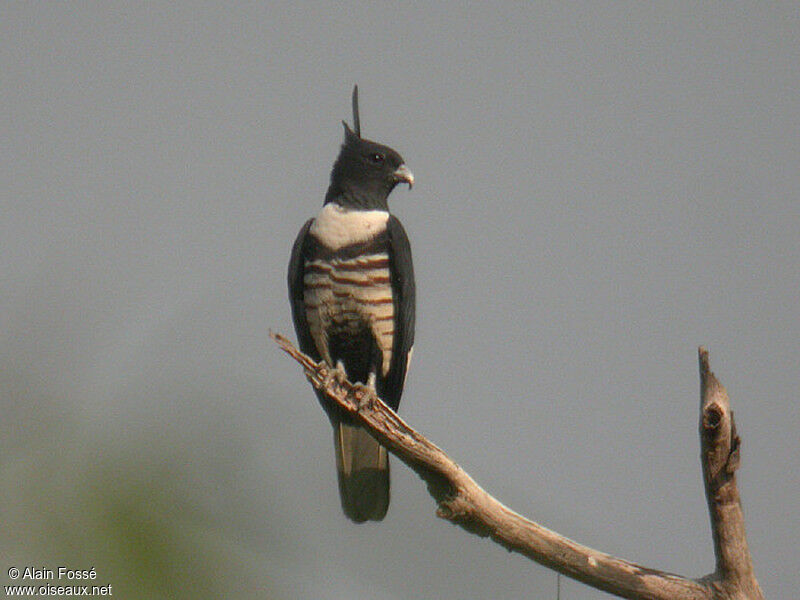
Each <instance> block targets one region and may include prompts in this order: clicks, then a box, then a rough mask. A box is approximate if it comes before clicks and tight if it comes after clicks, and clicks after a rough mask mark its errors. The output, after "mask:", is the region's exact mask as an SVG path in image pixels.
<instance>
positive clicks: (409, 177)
mask: <svg viewBox="0 0 800 600" xmlns="http://www.w3.org/2000/svg"><path fill="white" fill-rule="evenodd" d="M392 175H394V178H395V180H397V181H398V182H400V181H403V182H405V183H407V184H408V189H411V188H412V187H414V174H413V173H412V172H411V169H409V168H408V167H407V166H405V164H402V165H400V166H399V167H397V170H396V171H395V172H394V173H392Z"/></svg>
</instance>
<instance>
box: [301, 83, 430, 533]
mask: <svg viewBox="0 0 800 600" xmlns="http://www.w3.org/2000/svg"><path fill="white" fill-rule="evenodd" d="M352 107H353V128H352V129H351V128H350V126H349V125H348V124H347V122H346V121H342V124H343V125H344V142H343V143H342V145H341V148H340V151H339V155H338V157H337V158H336V161H335V162H334V164H333V169H332V170H331V176H330V185H329V186H328V190H327V192H326V194H325V200H324V202H323V205H322V208H321V210H320V211H319V213H318V214H317V216H316V217H315V218H312V219H309V220H308V221H306V223H305V225H303V227H302V228H301V229H300V233H299V234H298V236H297V239H296V240H295V243H294V245H293V247H292V252H291V258H290V260H289V272H288V284H289V301H290V304H291V309H292V318H293V321H294V327H295V331H296V333H297V338H298V343H299V345H300V349H301V350H302V351H303V352H305V353H306V354H308V355H309V356H311V358H313V359H314V360H316V361H318V362H319V361H324V362H325V363H327V364H328V365H329V366H330V367H331V368H332V369H334V370H335V371H334V372H335V373H338V374H339V375H341V376H344V377H346V378H347V379H348V380H350V381H352V382H360V383H362V384H364V385H367V386H369V387H370V388H371V389H372V390H373V391H374V392H375V393H376V394H377V395H378V397H380V398H381V399H382V400H383V401H384V402H386V404H388V405H389V406H390V407H391V408H392V409H393V410H395V411H396V410H397V409H398V406H399V404H400V397H401V396H402V393H403V387H404V385H405V380H406V374H407V372H408V365H409V362H410V360H411V355H412V353H413V347H414V325H415V313H416V305H415V303H416V286H415V282H414V266H413V262H412V259H411V245H410V243H409V240H408V236H407V234H406V231H405V229H404V228H403V225H402V224H401V223H400V220H399V219H398V218H397V217H396V216H394V215H393V214H391V213H390V212H389V205H388V198H389V194H390V193H391V192H392V190H393V189H394V188H395V187H396V186H397V185H398V184H400V183H406V184H408V187H409V189H411V188H412V187H413V185H414V175H413V173H412V172H411V171H410V169H409V168H408V167H407V166H406V164H405V161H404V160H403V157H402V156H400V154H399V153H398V152H397V151H396V150H394V149H392V148H390V147H389V146H385V145H383V144H379V143H377V142H374V141H371V140H368V139H365V138H362V137H361V122H360V115H359V109H358V86H357V85H356V86H354V88H353V94H352ZM316 393H317V397H318V398H319V401H320V403H321V404H322V406H323V408H325V410H326V412H327V413H328V418H329V419H330V421H331V424H332V425H333V438H334V449H335V454H336V469H337V474H338V483H339V496H340V499H341V503H342V509H343V511H344V514H345V515H346V516H347V517H348V518H350V519H351V520H352V521H354V522H355V523H363V522H365V521H381V520H383V518H384V517H385V516H386V512H387V510H388V508H389V488H390V482H389V457H388V454H387V451H386V448H385V447H383V446H381V445H380V444H379V443H378V442H377V441H376V440H375V438H373V437H372V435H371V434H370V433H369V432H368V431H367V430H365V429H364V428H362V427H361V426H360V425H359V424H358V423H357V422H356V421H355V419H354V418H353V417H352V416H350V415H348V414H347V413H345V412H344V411H343V410H341V409H339V408H337V407H335V406H332V405H331V403H330V402H329V401H326V400H325V398H324V396H323V395H322V394H321V393H320V392H319V391H317V392H316Z"/></svg>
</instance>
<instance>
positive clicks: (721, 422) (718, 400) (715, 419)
mask: <svg viewBox="0 0 800 600" xmlns="http://www.w3.org/2000/svg"><path fill="white" fill-rule="evenodd" d="M698 358H699V362H700V447H701V451H700V460H701V462H702V464H703V480H704V483H705V490H706V499H707V500H708V510H709V514H710V516H711V533H712V535H713V538H714V554H715V555H716V559H717V568H716V571H715V572H714V573H713V574H711V575H709V576H708V577H707V578H705V580H706V581H707V582H708V583H710V584H711V585H713V586H714V587H718V588H721V589H725V590H727V591H728V592H729V593H731V592H733V591H734V590H736V591H737V592H738V593H739V594H740V595H730V597H731V598H753V599H759V600H763V598H764V596H763V594H762V592H761V588H760V587H759V585H758V581H756V578H755V574H754V573H753V561H752V559H751V557H750V551H749V549H748V547H747V537H746V536H745V531H744V514H743V513H742V504H741V500H740V498H739V488H738V486H737V485H736V469H738V468H739V449H740V447H741V440H740V439H739V435H738V434H737V433H736V422H735V421H734V419H733V410H732V409H731V404H730V399H729V398H728V392H727V391H726V390H725V388H724V387H723V385H722V384H721V383H720V382H719V381H718V380H717V378H716V376H715V375H714V373H713V372H712V371H711V367H710V366H709V362H708V350H706V349H705V348H703V347H701V348H700V349H699V350H698Z"/></svg>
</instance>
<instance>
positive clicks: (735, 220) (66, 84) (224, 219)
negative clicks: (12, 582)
mask: <svg viewBox="0 0 800 600" xmlns="http://www.w3.org/2000/svg"><path fill="white" fill-rule="evenodd" d="M799 40H800V11H799V10H798V6H797V4H796V3H794V2H787V3H783V4H779V3H777V4H776V3H771V4H769V5H766V4H762V3H751V4H736V5H733V4H705V5H704V7H703V8H697V7H696V3H683V4H679V3H667V4H663V5H661V6H660V7H654V6H652V5H648V6H643V5H641V4H639V3H630V4H624V3H613V4H600V3H577V4H572V3H570V4H567V3H560V2H559V3H554V4H551V5H550V6H542V7H533V6H530V5H528V4H522V3H519V4H518V3H491V4H490V3H486V4H483V5H477V4H476V5H474V6H470V7H465V6H463V5H460V4H454V3H451V4H448V3H437V4H435V5H433V4H432V5H428V6H425V5H424V4H421V3H420V4H418V5H416V6H414V7H412V6H411V4H410V3H364V4H345V5H332V4H305V3H304V4H300V3H286V4H276V3H267V4H263V5H253V4H244V5H234V4H231V3H223V4H218V5H210V4H192V5H189V4H188V3H187V4H184V3H166V4H146V5H144V4H142V5H140V4H136V5H134V4H133V3H105V2H103V3H93V4H91V3H89V4H87V3H58V4H55V3H54V4H47V3H3V6H2V8H1V9H0V52H1V53H2V54H1V58H0V71H1V72H2V85H1V86H0V99H1V101H2V111H0V119H2V121H0V123H1V126H2V131H0V139H2V145H0V153H2V160H1V161H0V169H1V170H2V171H1V172H0V180H2V197H1V198H0V203H1V207H0V209H1V212H0V290H1V291H0V421H2V432H3V433H2V436H1V437H0V562H1V563H2V564H0V567H2V569H0V573H2V577H0V579H3V583H4V584H7V583H9V580H8V579H7V577H6V575H5V573H6V572H7V569H8V567H10V566H14V565H16V566H20V567H24V566H25V565H31V566H37V567H47V568H55V567H58V566H59V565H65V566H68V567H71V568H81V569H85V568H90V567H92V566H94V568H95V569H96V571H97V573H98V580H97V582H98V583H110V584H112V585H114V591H115V596H117V595H118V596H119V597H121V598H199V597H208V598H211V597H226V596H227V597H237V598H264V597H269V598H276V599H279V598H286V599H290V598H291V599H298V598H299V599H305V598H307V599H316V598H330V599H333V600H338V599H345V598H347V599H351V598H376V599H401V598H402V599H406V598H413V599H426V600H427V599H431V598H443V599H449V598H476V599H479V598H490V597H494V598H508V599H513V598H555V590H556V576H555V574H554V573H553V572H551V571H548V570H546V569H544V568H542V567H539V566H538V565H535V564H533V563H531V562H529V561H527V560H525V559H523V558H520V557H519V556H516V555H511V554H509V553H507V552H505V551H504V550H502V549H501V548H500V547H498V546H496V545H494V544H492V543H491V542H489V541H487V540H481V539H478V538H475V537H472V536H469V535H468V534H466V533H465V532H463V531H462V530H460V529H457V528H455V527H453V526H451V525H449V524H448V523H446V522H444V521H442V520H439V519H437V518H436V517H435V516H434V504H433V501H432V500H431V498H430V497H429V496H428V494H427V492H426V491H425V487H424V485H423V484H422V482H421V481H420V480H419V479H418V478H417V477H416V476H415V475H413V474H412V473H410V472H409V470H408V469H406V468H405V467H403V466H401V465H400V464H399V463H398V462H397V461H394V464H393V500H392V506H391V508H390V511H389V515H388V517H387V518H386V520H385V521H384V522H383V523H381V524H370V525H363V526H355V525H353V524H351V523H350V522H349V521H347V520H346V519H345V517H344V516H343V515H342V513H341V510H340V508H339V499H338V494H337V487H336V479H335V472H334V458H333V451H332V435H331V431H330V427H329V425H328V422H327V419H326V417H325V416H324V414H323V412H322V410H321V409H320V408H319V406H318V404H317V401H316V399H315V398H314V395H313V393H312V391H311V389H310V387H309V385H308V384H307V383H306V381H305V379H304V377H303V376H302V373H301V371H300V370H299V369H298V368H297V366H296V365H295V364H294V363H293V362H291V361H290V359H288V358H287V357H286V356H284V355H283V354H282V353H281V352H280V351H279V350H278V349H277V347H276V346H275V345H274V344H273V343H272V342H271V341H270V340H269V339H268V337H267V331H268V329H269V328H273V329H275V330H276V331H281V332H284V333H287V334H289V333H291V334H292V337H294V335H293V331H292V326H291V322H290V316H289V306H288V302H287V299H286V289H285V288H286V284H285V270H286V265H287V262H288V257H289V249H290V247H291V244H292V242H293V240H294V237H295V235H296V233H297V231H298V229H299V228H300V226H301V225H302V223H303V222H304V221H305V220H306V219H307V218H308V217H310V216H312V215H314V214H315V213H316V212H317V210H318V209H319V206H320V205H321V202H322V198H323V196H324V193H325V189H326V187H327V183H328V176H329V173H330V167H331V165H332V163H333V160H334V158H335V157H336V154H337V152H338V146H339V144H340V143H341V138H342V127H341V125H340V123H339V122H340V120H341V119H348V120H350V118H351V117H350V91H351V88H352V85H353V83H355V82H357V83H358V84H359V86H360V90H361V117H362V127H363V131H364V134H365V136H367V137H370V138H372V139H376V140H378V141H381V142H385V143H388V144H390V145H392V146H393V147H395V148H396V149H397V150H399V151H400V152H401V153H402V154H403V156H404V157H405V159H406V161H407V163H408V165H409V166H410V168H411V169H412V170H413V171H414V174H415V175H416V178H417V185H415V187H414V190H413V191H412V192H410V193H409V192H408V191H407V190H406V188H405V187H403V188H401V189H398V190H397V191H396V192H395V193H394V194H393V195H392V197H391V206H392V209H393V210H394V212H395V213H396V214H397V215H398V216H399V217H400V218H401V219H402V221H403V223H404V224H405V226H406V229H407V230H408V233H409V236H410V238H411V242H412V246H413V251H414V258H415V267H416V274H417V284H418V289H419V299H418V315H419V316H418V321H417V322H418V325H417V327H418V330H417V344H416V352H415V355H414V362H413V365H412V369H411V372H410V376H409V380H408V385H407V388H406V393H405V396H404V400H403V403H402V405H401V413H402V415H403V417H404V418H406V419H407V420H408V421H409V423H411V424H412V425H413V426H415V427H417V428H419V429H420V430H421V431H422V432H423V433H425V434H427V435H428V436H430V438H431V439H432V440H434V441H435V442H436V443H437V444H439V445H440V446H441V447H443V448H444V449H445V450H446V451H447V452H448V453H450V455H451V456H452V457H453V458H454V459H455V460H457V461H458V462H459V463H460V464H461V465H462V466H464V467H465V468H466V469H467V470H468V471H469V472H470V473H471V474H472V475H473V476H474V477H475V479H477V481H478V482H479V483H481V484H482V485H483V486H485V487H486V488H487V489H488V490H489V491H491V492H492V493H494V494H495V495H496V496H497V497H498V498H499V499H500V500H502V501H503V502H504V503H506V504H508V505H509V506H511V507H513V508H514V509H515V510H517V511H519V512H521V513H523V514H525V515H527V516H529V517H531V518H533V519H535V520H537V521H539V522H541V523H542V524H544V525H546V526H547V527H550V528H552V529H555V530H557V531H559V532H560V533H563V534H565V535H567V536H569V537H572V538H573V539H576V540H579V541H581V542H582V543H585V544H588V545H591V546H594V547H597V548H599V549H601V550H603V551H606V552H610V553H613V554H617V555H620V556H622V557H625V558H628V559H630V560H634V561H637V562H641V563H644V564H645V565H648V566H652V567H657V568H660V569H666V570H669V571H674V572H677V573H681V574H684V575H688V576H700V575H703V574H706V573H708V572H709V571H711V570H712V569H713V551H712V543H711V537H710V533H709V526H708V516H707V511H706V504H705V499H704V496H703V487H702V483H701V472H700V464H699V460H698V454H699V442H698V435H697V419H698V403H699V399H698V388H699V382H698V375H697V355H696V348H697V346H698V345H700V344H705V345H707V346H708V347H709V349H710V352H711V362H712V367H713V368H714V370H715V371H716V373H717V374H718V375H719V377H720V378H721V380H722V382H723V383H724V384H725V385H726V386H727V388H728V390H729V392H730V394H731V396H732V399H733V403H734V409H735V411H736V422H737V425H738V427H739V431H740V433H741V435H742V438H743V450H742V452H743V454H742V458H743V459H742V466H741V470H740V479H739V482H740V489H741V492H742V497H743V502H744V508H745V514H746V518H747V531H748V537H749V541H750V546H751V549H752V552H753V556H754V560H755V563H756V568H757V574H758V577H759V580H760V582H761V585H762V587H763V589H764V592H765V594H766V596H767V597H769V598H788V597H791V596H792V595H793V594H794V593H795V592H796V590H797V589H799V588H800V572H799V571H798V568H797V567H798V563H797V550H798V539H800V509H798V498H800V475H799V474H798V473H799V472H800V435H798V429H799V428H800V408H799V405H798V387H799V386H798V362H799V360H798V358H799V356H800V352H799V351H800V344H798V339H799V338H800V327H798V323H800V308H798V301H799V300H800V298H798V289H800V233H799V232H800V208H799V207H798V197H797V196H798V190H800V168H798V167H799V166H800V100H799V98H800V85H799V84H800V41H799ZM606 597H608V596H607V595H605V594H603V593H601V592H598V591H595V590H592V589H590V588H588V587H586V586H583V585H581V584H578V583H575V582H572V581H568V580H563V581H562V599H563V600H587V599H596V598H606Z"/></svg>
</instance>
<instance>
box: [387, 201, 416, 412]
mask: <svg viewBox="0 0 800 600" xmlns="http://www.w3.org/2000/svg"><path fill="white" fill-rule="evenodd" d="M386 230H387V233H388V236H389V270H390V272H391V276H392V294H393V296H394V321H395V325H394V342H393V345H392V364H391V367H390V368H389V372H388V373H387V375H386V385H385V386H384V394H383V395H384V398H383V399H384V400H385V401H386V403H387V404H388V405H389V406H391V407H392V408H393V409H394V410H397V407H398V405H399V404H400V396H401V395H402V394H403V385H404V384H405V380H406V369H407V368H408V353H409V352H410V351H411V348H412V346H413V345H414V320H415V315H416V285H415V284H414V265H413V263H412V261H411V244H409V243H408V236H407V235H406V231H405V229H403V225H402V224H401V223H400V221H399V220H398V219H397V218H396V217H395V216H394V215H392V216H391V217H389V221H388V222H387V223H386Z"/></svg>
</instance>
